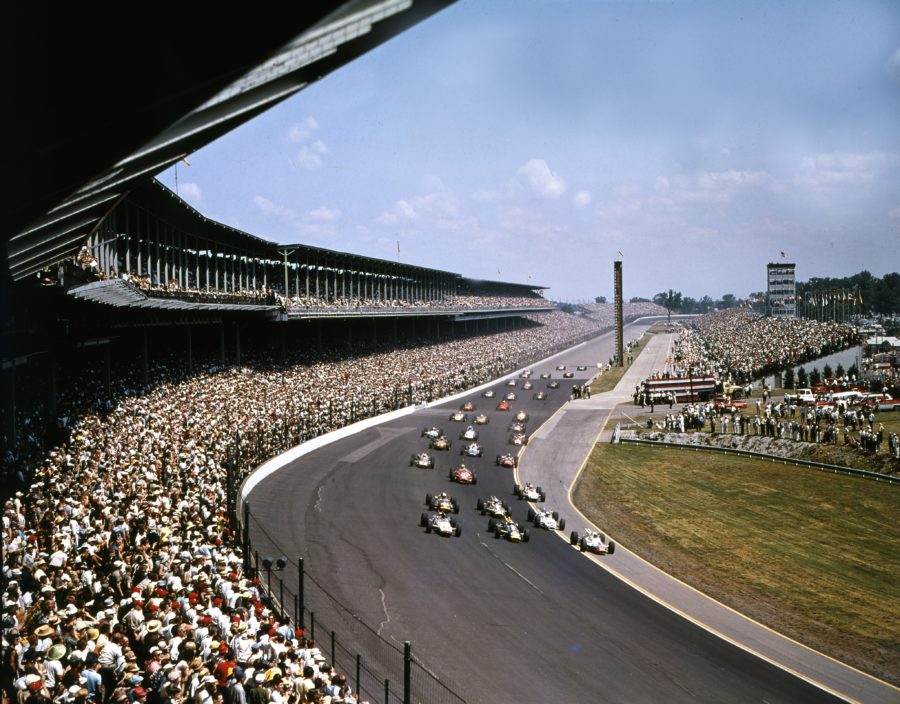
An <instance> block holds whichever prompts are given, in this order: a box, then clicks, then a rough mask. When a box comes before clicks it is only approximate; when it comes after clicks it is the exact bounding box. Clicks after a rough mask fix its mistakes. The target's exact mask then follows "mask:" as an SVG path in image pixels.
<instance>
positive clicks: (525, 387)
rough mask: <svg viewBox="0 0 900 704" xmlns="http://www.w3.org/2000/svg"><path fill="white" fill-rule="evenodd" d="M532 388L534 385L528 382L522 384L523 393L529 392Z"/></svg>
mask: <svg viewBox="0 0 900 704" xmlns="http://www.w3.org/2000/svg"><path fill="white" fill-rule="evenodd" d="M532 388H534V384H532V383H531V382H530V381H526V382H525V383H524V384H522V390H523V391H530V390H531V389H532Z"/></svg>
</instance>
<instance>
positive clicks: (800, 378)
mask: <svg viewBox="0 0 900 704" xmlns="http://www.w3.org/2000/svg"><path fill="white" fill-rule="evenodd" d="M807 386H809V379H808V378H807V376H806V370H805V369H804V368H803V367H800V368H798V369H797V388H800V389H805V388H806V387H807Z"/></svg>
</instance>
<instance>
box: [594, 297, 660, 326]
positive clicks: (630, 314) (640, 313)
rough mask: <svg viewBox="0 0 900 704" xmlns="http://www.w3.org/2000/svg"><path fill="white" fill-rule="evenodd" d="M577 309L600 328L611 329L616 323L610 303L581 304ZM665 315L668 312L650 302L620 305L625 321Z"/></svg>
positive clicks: (614, 313) (613, 306)
mask: <svg viewBox="0 0 900 704" xmlns="http://www.w3.org/2000/svg"><path fill="white" fill-rule="evenodd" d="M578 307H579V308H580V309H581V310H582V311H583V312H584V315H585V316H586V317H588V318H591V319H592V320H596V321H597V322H598V323H599V324H600V327H604V328H606V327H611V326H612V325H615V323H616V307H615V305H614V304H612V303H582V304H581V305H579V306H578ZM666 313H668V311H667V310H666V309H665V308H663V307H662V306H660V305H657V304H656V303H651V302H650V301H638V302H634V303H622V317H623V318H624V319H625V320H633V319H635V318H642V317H644V316H648V315H666Z"/></svg>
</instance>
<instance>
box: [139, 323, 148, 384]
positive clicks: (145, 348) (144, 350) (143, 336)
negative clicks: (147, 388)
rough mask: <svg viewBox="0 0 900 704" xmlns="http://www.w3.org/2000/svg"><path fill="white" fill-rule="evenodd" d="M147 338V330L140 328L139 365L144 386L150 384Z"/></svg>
mask: <svg viewBox="0 0 900 704" xmlns="http://www.w3.org/2000/svg"><path fill="white" fill-rule="evenodd" d="M147 337H148V336H147V328H141V363H142V365H143V367H144V369H143V379H144V384H149V383H150V345H149V342H148V340H147Z"/></svg>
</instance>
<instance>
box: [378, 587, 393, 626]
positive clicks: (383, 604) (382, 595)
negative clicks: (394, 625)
mask: <svg viewBox="0 0 900 704" xmlns="http://www.w3.org/2000/svg"><path fill="white" fill-rule="evenodd" d="M378 593H379V594H381V608H382V609H384V618H385V620H384V621H382V622H381V623H379V624H378V635H381V631H382V629H383V628H384V627H385V626H386V625H387V624H389V623H390V622H391V615H390V614H389V613H388V610H387V604H386V603H385V600H384V589H379V590H378Z"/></svg>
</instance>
